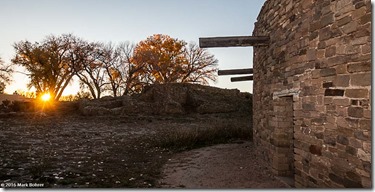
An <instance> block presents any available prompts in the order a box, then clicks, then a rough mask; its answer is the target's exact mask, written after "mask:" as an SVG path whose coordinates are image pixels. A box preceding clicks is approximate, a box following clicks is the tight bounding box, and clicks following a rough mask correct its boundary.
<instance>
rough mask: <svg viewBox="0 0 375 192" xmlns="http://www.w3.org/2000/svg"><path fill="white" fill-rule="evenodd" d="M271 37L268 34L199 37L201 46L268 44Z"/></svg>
mask: <svg viewBox="0 0 375 192" xmlns="http://www.w3.org/2000/svg"><path fill="white" fill-rule="evenodd" d="M269 39H270V38H269V37H267V36H234V37H202V38H199V47H200V48H209V47H248V46H263V45H268V42H269Z"/></svg>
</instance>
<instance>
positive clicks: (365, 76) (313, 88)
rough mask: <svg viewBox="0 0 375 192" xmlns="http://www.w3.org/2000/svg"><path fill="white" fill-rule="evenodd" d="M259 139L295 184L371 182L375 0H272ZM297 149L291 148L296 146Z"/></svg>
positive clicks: (259, 96)
mask: <svg viewBox="0 0 375 192" xmlns="http://www.w3.org/2000/svg"><path fill="white" fill-rule="evenodd" d="M253 35H254V36H263V35H264V36H269V37H270V44H269V46H263V47H261V46H259V47H254V95H253V103H254V107H253V114H254V134H253V135H254V142H255V144H256V145H258V148H259V151H260V152H261V153H262V154H263V156H264V158H265V159H266V160H267V161H268V162H269V164H270V167H272V169H273V171H274V173H275V174H276V175H279V176H286V177H291V178H294V181H295V186H296V187H371V186H372V183H371V166H372V165H371V134H372V133H371V2H370V0H267V1H266V2H265V4H264V6H263V7H262V10H261V12H260V14H259V16H258V21H257V22H256V23H255V29H254V31H253ZM291 149H292V150H291Z"/></svg>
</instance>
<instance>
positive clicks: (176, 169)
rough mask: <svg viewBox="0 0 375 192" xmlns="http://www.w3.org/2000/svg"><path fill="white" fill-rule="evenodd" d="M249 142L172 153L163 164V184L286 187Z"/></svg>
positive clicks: (219, 186)
mask: <svg viewBox="0 0 375 192" xmlns="http://www.w3.org/2000/svg"><path fill="white" fill-rule="evenodd" d="M254 151H255V148H254V145H253V143H252V142H248V141H247V142H238V143H232V144H220V145H215V146H212V147H204V148H200V149H195V150H191V151H186V152H182V153H179V154H176V155H174V156H173V157H172V158H171V159H170V160H169V162H168V163H167V164H166V165H165V166H164V170H163V179H162V180H161V184H162V187H165V188H188V189H229V188H230V189H243V188H251V189H257V188H285V187H287V186H286V185H285V184H284V183H282V182H280V181H279V180H276V179H275V178H273V177H272V176H271V174H270V171H269V170H268V169H267V168H266V165H265V164H264V161H262V160H261V159H260V158H258V157H257V155H256V154H255V152H254Z"/></svg>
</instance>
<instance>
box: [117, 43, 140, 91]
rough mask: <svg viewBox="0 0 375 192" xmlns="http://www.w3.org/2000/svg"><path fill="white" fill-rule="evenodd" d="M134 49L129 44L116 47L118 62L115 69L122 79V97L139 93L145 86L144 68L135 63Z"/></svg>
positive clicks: (133, 46)
mask: <svg viewBox="0 0 375 192" xmlns="http://www.w3.org/2000/svg"><path fill="white" fill-rule="evenodd" d="M134 48H135V45H134V44H129V43H128V42H125V43H120V44H119V45H118V46H117V47H116V53H117V56H118V59H117V61H118V62H117V65H116V66H114V69H115V70H116V71H117V74H119V75H118V76H119V77H120V78H121V81H120V82H121V83H120V85H121V86H120V91H121V94H122V95H128V94H133V93H139V92H140V91H141V90H142V88H143V86H144V83H143V82H142V71H143V66H142V65H135V64H134V63H133V54H134Z"/></svg>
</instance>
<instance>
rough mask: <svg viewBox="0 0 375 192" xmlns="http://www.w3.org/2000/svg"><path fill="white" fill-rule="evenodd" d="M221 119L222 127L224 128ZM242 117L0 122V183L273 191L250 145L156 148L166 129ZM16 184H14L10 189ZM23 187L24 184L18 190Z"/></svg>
mask: <svg viewBox="0 0 375 192" xmlns="http://www.w3.org/2000/svg"><path fill="white" fill-rule="evenodd" d="M228 121H230V122H229V123H228ZM213 122H215V123H216V124H223V123H225V122H226V123H228V124H231V125H234V124H235V123H236V122H243V124H240V125H239V126H244V125H245V126H246V127H247V126H249V128H251V122H249V121H248V119H247V116H245V117H237V116H228V115H226V114H224V115H211V116H205V115H195V116H186V115H184V116H177V117H165V116H153V117H149V116H121V117H111V116H95V117H93V116H81V115H69V116H64V115H63V116H61V115H59V114H51V115H50V114H47V115H45V114H42V115H37V114H21V115H18V114H7V115H1V116H0V145H1V147H0V184H2V187H6V188H14V187H15V188H20V187H24V186H22V184H27V183H37V184H41V187H48V188H50V187H53V188H72V187H73V188H76V187H77V188H170V187H172V188H174V187H177V188H182V187H184V188H279V187H285V186H284V185H283V184H282V183H279V182H277V181H276V180H274V179H273V178H272V177H271V176H270V175H269V171H268V170H267V169H265V166H264V164H262V161H261V160H260V159H258V157H257V156H256V155H255V153H254V151H253V150H254V147H253V145H252V143H251V142H244V143H234V144H233V143H232V144H222V145H216V146H213V147H207V148H200V149H195V150H190V151H185V152H177V151H174V150H170V149H166V148H162V147H158V146H157V145H155V139H157V138H160V137H164V136H165V133H166V131H170V132H175V131H176V130H178V129H186V128H187V127H190V128H192V127H193V128H194V129H195V128H204V127H208V126H212V125H214V124H215V123H213ZM19 183H20V184H21V185H18V184H19ZM26 187H27V186H26Z"/></svg>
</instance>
